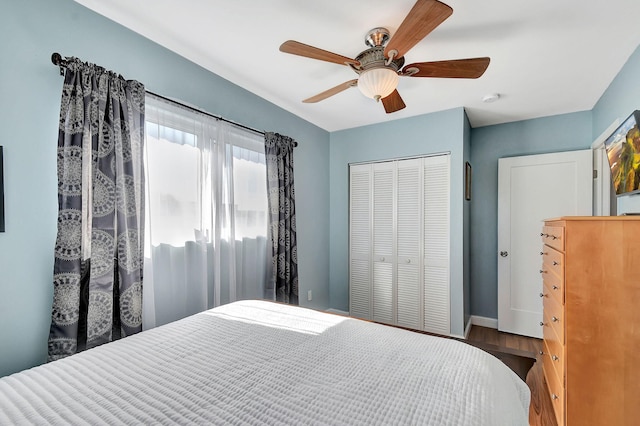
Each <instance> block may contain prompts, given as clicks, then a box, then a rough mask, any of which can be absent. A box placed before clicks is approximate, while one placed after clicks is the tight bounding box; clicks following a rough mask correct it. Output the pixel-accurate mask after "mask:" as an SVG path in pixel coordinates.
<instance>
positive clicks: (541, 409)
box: [467, 325, 557, 426]
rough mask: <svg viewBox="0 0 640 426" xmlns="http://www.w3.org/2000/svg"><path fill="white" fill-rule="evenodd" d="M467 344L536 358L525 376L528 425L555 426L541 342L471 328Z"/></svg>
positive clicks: (485, 329)
mask: <svg viewBox="0 0 640 426" xmlns="http://www.w3.org/2000/svg"><path fill="white" fill-rule="evenodd" d="M467 340H468V342H469V343H471V344H473V343H474V342H479V343H482V344H486V345H492V346H497V347H498V348H501V349H504V350H505V351H509V350H514V351H523V352H525V353H529V354H532V355H533V356H535V357H536V362H535V364H534V365H533V367H532V368H531V370H530V371H529V374H528V375H527V385H529V389H531V405H530V406H529V424H530V425H531V426H557V423H556V419H555V416H554V414H553V407H552V406H551V399H550V398H549V394H548V392H547V385H546V383H545V381H544V373H543V372H542V359H541V357H540V355H539V351H540V350H541V348H542V340H540V339H534V338H531V337H525V336H518V335H516V334H509V333H503V332H500V331H498V330H495V329H493V328H486V327H479V326H476V325H474V326H472V327H471V331H470V332H469V337H468V338H467Z"/></svg>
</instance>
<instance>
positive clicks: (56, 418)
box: [0, 301, 530, 426]
mask: <svg viewBox="0 0 640 426" xmlns="http://www.w3.org/2000/svg"><path fill="white" fill-rule="evenodd" d="M529 398H530V394H529V389H528V387H527V386H526V384H525V383H524V382H523V381H522V380H521V379H520V378H519V377H518V376H517V375H516V374H515V373H513V372H512V371H511V370H510V369H509V368H507V367H506V366H505V365H504V364H502V363H501V362H500V361H499V360H498V359H496V358H495V357H493V356H491V355H489V354H487V353H485V352H483V351H481V350H479V349H477V348H474V347H472V346H470V345H466V344H464V343H462V342H458V341H455V340H451V339H445V338H440V337H434V336H428V335H423V334H418V333H414V332H411V331H407V330H401V329H397V328H393V327H389V326H384V325H380V324H375V323H370V322H365V321H361V320H357V319H352V318H348V317H343V316H339V315H333V314H327V313H322V312H317V311H314V310H311V309H305V308H301V307H293V306H288V305H282V304H277V303H272V302H267V301H242V302H235V303H231V304H228V305H224V306H221V307H218V308H215V309H212V310H209V311H205V312H202V313H199V314H196V315H193V316H190V317H188V318H185V319H182V320H180V321H176V322H173V323H171V324H167V325H164V326H162V327H158V328H155V329H152V330H148V331H145V332H142V333H139V334H136V335H133V336H130V337H127V338H125V339H122V340H119V341H116V342H113V343H108V344H105V345H102V346H100V347H97V348H94V349H90V350H87V351H85V352H82V353H79V354H76V355H73V356H71V357H68V358H65V359H61V360H58V361H54V362H51V363H49V364H46V365H42V366H38V367H34V368H32V369H29V370H25V371H23V372H20V373H16V374H13V375H11V376H7V377H4V378H2V379H0V424H2V425H5V424H16V425H21V424H38V425H44V424H56V425H69V424H72V425H83V424H87V425H107V424H136V425H137V424H150V425H151V424H153V425H155V424H160V425H162V424H166V425H172V424H179V425H188V424H206V425H210V424H213V425H409V424H412V425H418V424H427V425H491V426H495V425H520V424H522V425H526V424H528V409H529Z"/></svg>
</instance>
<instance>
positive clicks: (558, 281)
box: [542, 265, 564, 305]
mask: <svg viewBox="0 0 640 426" xmlns="http://www.w3.org/2000/svg"><path fill="white" fill-rule="evenodd" d="M543 268H544V265H543ZM542 283H543V284H544V286H543V287H542V289H543V290H542V291H543V293H544V294H545V295H552V296H553V297H555V299H556V300H557V301H558V303H560V304H561V305H564V279H562V278H559V277H558V276H557V275H556V274H553V273H543V274H542Z"/></svg>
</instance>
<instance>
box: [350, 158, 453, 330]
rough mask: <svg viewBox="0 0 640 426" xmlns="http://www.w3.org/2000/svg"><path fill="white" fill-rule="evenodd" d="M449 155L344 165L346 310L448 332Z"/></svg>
mask: <svg viewBox="0 0 640 426" xmlns="http://www.w3.org/2000/svg"><path fill="white" fill-rule="evenodd" d="M449 176H450V156H449V155H437V156H429V157H422V158H412V159H406V160H393V161H386V162H377V163H366V164H352V165H350V183H349V196H350V203H349V210H350V211H349V289H350V302H349V309H350V314H351V315H352V316H354V317H358V318H363V319H369V320H373V321H378V322H382V323H386V324H394V325H400V326H403V327H409V328H413V329H418V330H425V331H430V332H434V333H439V334H449V333H450V326H449V275H450V274H449V251H450V249H449V198H450V197H449V193H450V177H449Z"/></svg>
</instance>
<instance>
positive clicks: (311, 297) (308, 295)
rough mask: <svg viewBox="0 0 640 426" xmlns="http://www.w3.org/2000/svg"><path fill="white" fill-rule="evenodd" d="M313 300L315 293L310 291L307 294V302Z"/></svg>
mask: <svg viewBox="0 0 640 426" xmlns="http://www.w3.org/2000/svg"><path fill="white" fill-rule="evenodd" d="M312 299H313V293H312V292H311V290H309V291H308V292H307V300H312Z"/></svg>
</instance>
